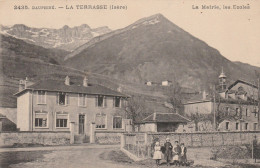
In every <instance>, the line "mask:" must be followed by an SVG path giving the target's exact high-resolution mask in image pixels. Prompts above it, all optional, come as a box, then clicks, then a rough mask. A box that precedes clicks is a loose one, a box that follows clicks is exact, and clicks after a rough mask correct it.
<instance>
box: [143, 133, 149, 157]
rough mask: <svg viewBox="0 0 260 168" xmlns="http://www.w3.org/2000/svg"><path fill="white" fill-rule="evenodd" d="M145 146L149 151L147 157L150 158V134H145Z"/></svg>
mask: <svg viewBox="0 0 260 168" xmlns="http://www.w3.org/2000/svg"><path fill="white" fill-rule="evenodd" d="M144 145H145V149H147V156H148V157H149V156H150V153H151V151H150V147H149V144H148V133H147V132H146V133H144Z"/></svg>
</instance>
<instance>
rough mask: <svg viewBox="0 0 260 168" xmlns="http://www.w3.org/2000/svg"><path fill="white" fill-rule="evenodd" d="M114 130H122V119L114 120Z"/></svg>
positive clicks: (116, 118)
mask: <svg viewBox="0 0 260 168" xmlns="http://www.w3.org/2000/svg"><path fill="white" fill-rule="evenodd" d="M113 128H122V117H114V118H113Z"/></svg>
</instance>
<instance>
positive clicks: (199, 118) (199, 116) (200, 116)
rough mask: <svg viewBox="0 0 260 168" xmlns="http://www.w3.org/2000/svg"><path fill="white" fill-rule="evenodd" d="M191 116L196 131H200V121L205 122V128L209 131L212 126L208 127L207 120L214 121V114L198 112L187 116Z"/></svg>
mask: <svg viewBox="0 0 260 168" xmlns="http://www.w3.org/2000/svg"><path fill="white" fill-rule="evenodd" d="M187 117H188V118H190V120H191V121H193V122H194V124H195V131H199V123H203V124H202V126H203V130H206V131H208V130H209V129H210V128H207V124H206V123H207V122H208V121H212V117H213V116H212V114H199V113H198V112H196V113H191V114H190V115H188V116H187Z"/></svg>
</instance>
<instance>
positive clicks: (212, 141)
mask: <svg viewBox="0 0 260 168" xmlns="http://www.w3.org/2000/svg"><path fill="white" fill-rule="evenodd" d="M211 139H212V146H214V138H213V134H212V137H211Z"/></svg>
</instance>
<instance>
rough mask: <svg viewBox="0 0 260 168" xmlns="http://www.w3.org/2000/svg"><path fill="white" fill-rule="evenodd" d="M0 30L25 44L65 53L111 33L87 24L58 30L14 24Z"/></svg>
mask: <svg viewBox="0 0 260 168" xmlns="http://www.w3.org/2000/svg"><path fill="white" fill-rule="evenodd" d="M0 28H1V32H2V33H3V34H6V35H9V36H12V37H15V38H18V39H21V40H24V41H26V42H27V43H30V44H34V45H38V46H42V47H45V48H55V49H63V50H66V51H72V50H74V49H76V48H77V47H79V46H81V45H82V44H84V43H86V42H88V41H89V40H91V39H92V38H94V37H96V36H99V35H102V34H105V33H108V32H110V31H111V30H110V29H109V28H108V27H106V26H104V27H98V28H94V29H92V28H90V27H89V26H88V25H87V24H82V25H81V26H75V27H69V26H67V25H65V26H63V27H62V28H60V29H50V28H32V27H28V26H26V25H23V24H16V25H13V26H12V27H7V26H3V25H2V26H1V27H0Z"/></svg>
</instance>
